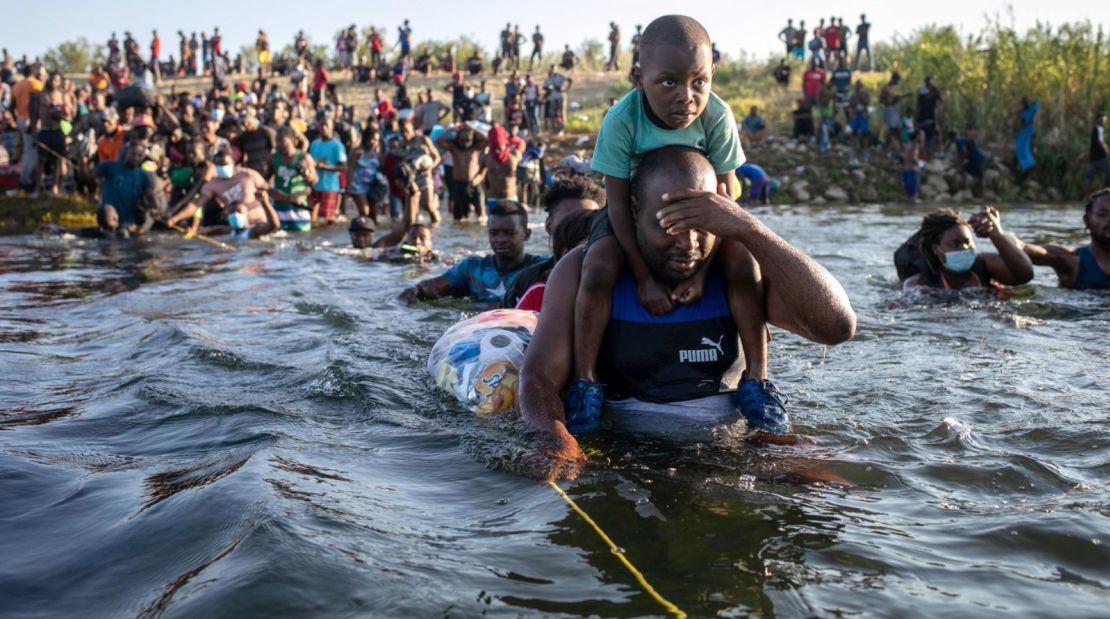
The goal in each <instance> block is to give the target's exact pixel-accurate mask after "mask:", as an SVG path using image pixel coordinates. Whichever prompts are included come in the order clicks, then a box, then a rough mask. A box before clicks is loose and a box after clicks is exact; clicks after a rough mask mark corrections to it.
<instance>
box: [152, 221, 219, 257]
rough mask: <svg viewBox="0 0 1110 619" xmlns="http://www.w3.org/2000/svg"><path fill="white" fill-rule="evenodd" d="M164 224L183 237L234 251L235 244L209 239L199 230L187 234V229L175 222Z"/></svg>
mask: <svg viewBox="0 0 1110 619" xmlns="http://www.w3.org/2000/svg"><path fill="white" fill-rule="evenodd" d="M166 225H167V226H169V227H170V228H173V229H174V230H177V231H178V232H180V233H181V234H184V235H185V238H187V239H196V240H198V241H204V242H205V243H208V244H209V245H213V246H215V247H219V248H220V249H226V250H227V251H235V246H234V245H228V244H227V243H224V242H223V241H217V240H216V239H210V238H208V237H206V236H204V235H203V234H201V233H199V232H194V233H193V234H189V231H188V230H186V229H185V228H182V227H181V226H179V225H177V224H171V223H168V222H167V223H166Z"/></svg>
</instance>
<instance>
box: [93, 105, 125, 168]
mask: <svg viewBox="0 0 1110 619" xmlns="http://www.w3.org/2000/svg"><path fill="white" fill-rule="evenodd" d="M123 134H124V131H123V127H121V126H120V124H119V112H117V111H116V109H115V108H111V107H110V108H108V109H106V110H104V135H103V136H101V138H100V139H99V140H97V141H96V161H97V163H103V162H105V161H116V160H117V159H119V153H120V150H121V149H123Z"/></svg>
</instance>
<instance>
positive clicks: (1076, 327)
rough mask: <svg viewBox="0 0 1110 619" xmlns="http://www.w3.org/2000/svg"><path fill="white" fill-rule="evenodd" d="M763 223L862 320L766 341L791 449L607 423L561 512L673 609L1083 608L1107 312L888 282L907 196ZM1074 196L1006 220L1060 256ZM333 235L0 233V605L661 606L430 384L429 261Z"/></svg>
mask: <svg viewBox="0 0 1110 619" xmlns="http://www.w3.org/2000/svg"><path fill="white" fill-rule="evenodd" d="M757 212H758V213H759V214H760V216H761V217H762V218H763V219H764V221H766V222H767V223H768V224H769V225H770V226H771V227H772V228H773V229H775V230H776V231H778V232H779V233H780V234H781V235H783V236H784V237H785V238H786V239H788V240H789V241H791V242H792V243H794V244H795V245H796V246H798V247H799V248H801V249H802V250H803V251H806V252H807V253H809V254H810V255H812V256H814V257H815V258H816V259H818V260H819V261H820V262H821V263H823V264H824V265H826V266H827V267H828V268H829V269H830V270H831V271H832V272H833V273H834V274H835V275H836V276H837V277H838V278H839V279H840V280H841V281H842V282H843V284H844V285H845V287H846V288H847V290H848V293H849V295H850V297H851V299H852V302H853V304H854V307H855V308H856V311H857V313H858V315H859V334H858V336H857V337H856V338H855V340H853V341H852V342H849V343H847V344H844V345H841V346H838V347H833V348H827V349H826V348H825V347H822V346H818V345H815V344H812V343H809V342H806V341H802V340H801V339H799V338H797V337H795V336H792V335H790V334H786V333H783V332H780V331H774V336H775V339H774V341H773V342H772V344H771V362H770V367H771V374H772V377H773V379H774V380H775V381H776V382H777V384H778V386H779V388H780V389H781V390H782V391H784V392H785V393H786V394H787V396H788V398H789V405H788V407H789V409H790V411H791V412H792V415H793V418H794V422H795V430H796V431H798V432H799V433H801V434H804V435H808V436H809V437H812V439H813V443H812V444H811V445H809V446H808V447H805V448H803V447H797V446H795V447H783V446H774V447H758V446H752V445H748V444H746V443H743V442H741V441H736V440H720V441H716V442H708V443H701V444H681V443H678V444H675V443H673V442H667V441H663V440H661V439H657V438H646V437H637V436H621V435H612V434H610V435H605V434H601V435H598V436H593V437H590V438H588V439H586V440H585V441H584V446H585V447H587V448H588V449H590V450H591V451H593V452H594V453H596V454H597V455H596V456H595V457H594V460H593V464H592V466H591V468H590V469H589V470H588V471H587V473H586V474H585V475H584V476H583V477H582V478H581V479H580V480H578V481H576V482H574V483H570V484H564V487H566V488H567V491H568V493H569V494H570V496H571V497H573V498H575V499H576V500H577V501H578V502H579V503H580V504H581V506H582V507H583V508H584V509H585V510H586V511H587V512H589V513H590V514H591V515H592V516H593V517H594V518H595V519H596V521H597V522H598V524H599V525H600V526H601V527H603V528H604V529H605V530H606V531H607V532H608V533H609V535H610V536H612V537H613V538H614V541H615V542H616V543H617V544H618V545H620V546H621V547H622V548H623V549H624V550H625V552H626V554H627V557H628V558H629V559H630V560H631V561H632V562H633V563H635V564H636V565H637V567H639V568H640V569H641V570H642V571H643V573H644V575H645V576H646V578H647V580H648V581H650V582H651V583H652V584H653V585H654V586H655V587H656V588H657V589H658V590H659V592H660V593H661V594H662V595H664V596H665V597H667V598H669V599H670V600H671V601H673V602H674V603H676V604H677V605H678V606H679V607H681V608H683V609H684V610H685V611H687V612H688V613H690V614H691V615H692V616H722V617H745V616H772V615H774V616H783V617H799V616H819V617H839V616H866V617H894V616H938V615H941V614H944V615H945V616H950V617H984V616H1012V615H1014V614H1015V613H1016V614H1017V615H1018V616H1069V617H1084V616H1086V617H1096V616H1103V617H1104V616H1106V609H1107V605H1108V604H1110V550H1108V546H1110V520H1108V517H1110V488H1108V486H1107V478H1108V476H1110V449H1108V445H1110V423H1108V416H1107V411H1108V408H1110V407H1108V406H1107V397H1106V394H1107V385H1108V384H1110V363H1108V360H1110V356H1108V354H1107V343H1108V336H1110V326H1108V319H1110V296H1107V295H1106V294H1102V295H1098V294H1095V293H1083V292H1071V291H1062V290H1059V289H1057V288H1056V287H1055V277H1054V276H1053V275H1052V273H1051V272H1050V271H1047V270H1043V269H1038V273H1037V278H1036V279H1035V280H1034V282H1033V284H1032V285H1031V286H1025V287H1022V288H1020V289H1018V290H1017V291H1015V293H1014V294H1013V295H1012V296H1011V298H1009V299H1005V300H1003V299H998V298H995V297H993V296H985V295H980V294H968V295H964V296H950V297H945V296H930V295H921V296H905V295H903V294H902V293H901V292H900V291H899V289H898V287H897V282H896V279H895V274H894V269H893V266H892V263H891V254H892V252H893V251H894V249H895V248H896V247H897V245H898V244H899V243H900V242H901V241H902V240H903V239H904V238H905V237H906V236H908V234H909V233H910V232H911V231H912V229H913V228H914V227H915V226H916V225H917V223H918V221H919V220H920V214H921V210H920V209H919V210H918V211H917V212H908V211H907V210H906V209H904V208H901V207H844V208H821V209H808V208H790V207H774V208H766V209H763V210H760V211H757ZM1081 214H1082V213H1081V210H1080V209H1078V208H1067V209H1063V208H1057V209H1049V208H1009V209H1005V210H1004V211H1003V220H1002V221H1003V225H1004V226H1006V227H1007V228H1008V229H1010V230H1013V231H1015V232H1017V233H1019V234H1021V235H1022V236H1023V237H1025V238H1027V239H1037V240H1042V241H1045V240H1052V241H1058V242H1065V243H1072V244H1074V243H1078V242H1082V241H1083V231H1082V222H1081ZM545 242H546V239H545V237H544V235H543V232H542V228H540V229H538V230H537V233H536V234H535V235H534V238H533V240H532V241H531V246H533V248H534V249H535V250H542V249H543V246H544V243H545ZM345 244H346V233H345V231H342V230H331V231H317V232H314V233H312V234H311V235H309V236H307V237H301V238H290V237H287V238H280V239H274V240H273V241H270V242H259V241H252V242H246V243H243V244H241V245H240V246H239V250H238V251H236V252H234V253H229V252H224V251H221V250H219V249H216V248H212V247H209V246H207V245H204V244H202V243H199V242H196V241H184V240H181V239H177V238H163V239H155V240H143V241H141V242H136V243H134V244H121V243H112V242H101V241H91V240H74V239H68V240H67V239H57V238H45V237H37V236H25V237H8V238H4V239H0V367H2V368H3V370H2V373H0V557H2V560H0V614H2V615H3V616H5V617H59V616H80V617H158V616H165V617H272V616H294V617H303V616H321V617H351V616H373V617H389V616H415V617H433V616H434V617H441V616H450V617H470V616H476V615H479V614H489V615H493V616H514V617H515V616H541V615H542V616H580V615H598V616H614V617H626V616H650V615H660V614H662V613H663V610H662V608H661V607H660V606H658V605H657V604H656V602H655V601H653V600H652V599H651V598H650V597H649V596H647V595H646V594H644V593H643V591H642V590H641V589H640V588H639V586H637V585H636V583H635V581H634V580H633V579H632V577H631V576H630V574H629V573H628V572H626V571H625V570H624V568H623V567H622V566H621V565H620V564H619V563H618V562H617V561H616V557H614V556H613V555H612V554H611V553H610V551H609V550H608V548H607V547H606V546H605V545H604V544H603V543H602V542H601V541H600V540H599V539H598V537H597V536H596V534H595V533H594V532H593V530H591V529H590V528H589V527H588V525H586V524H585V523H584V522H583V521H582V519H580V518H579V517H578V516H577V515H576V514H575V513H574V512H572V511H570V509H569V508H568V506H567V505H566V504H565V503H564V502H563V501H562V500H561V499H560V498H559V496H557V495H556V494H555V493H554V492H553V490H552V489H551V488H549V487H547V486H545V485H543V484H541V483H537V482H535V481H533V480H531V479H529V478H527V477H525V476H522V475H520V474H519V473H518V472H516V471H517V470H519V468H520V467H519V463H520V462H521V461H522V460H523V459H524V458H525V455H526V443H525V442H524V439H523V438H521V436H520V434H521V433H520V428H519V426H518V425H517V423H516V422H514V421H512V420H508V419H501V420H484V419H474V418H472V417H470V416H468V415H467V414H465V413H463V412H461V409H460V407H459V406H458V405H457V404H455V403H454V402H453V401H452V400H450V399H449V398H448V397H447V396H445V395H443V394H441V393H439V392H438V391H436V390H435V388H434V386H433V384H432V381H431V379H430V377H429V376H428V375H427V373H426V370H425V361H426V356H427V354H428V351H429V350H430V348H431V345H432V343H433V342H434V341H435V339H436V337H437V336H438V335H439V334H440V333H442V331H443V330H444V329H446V327H447V326H448V325H450V324H451V323H452V322H454V321H455V320H457V319H458V318H459V317H460V315H461V314H462V313H463V312H465V311H467V310H468V307H467V305H466V304H463V303H458V302H454V303H446V304H442V305H436V306H432V305H417V306H415V307H413V308H411V309H404V310H402V309H398V308H396V307H394V306H392V305H391V304H390V303H389V302H390V300H391V299H392V298H393V297H394V296H395V295H396V294H397V293H398V292H399V291H400V290H401V289H402V288H403V287H404V286H406V285H408V284H409V283H410V282H412V281H413V280H415V279H417V278H420V277H424V276H426V275H427V274H428V271H425V270H422V269H420V268H417V267H412V266H407V267H406V266H398V265H389V264H379V263H370V262H367V261H365V260H362V259H360V258H359V256H358V255H357V254H356V253H355V252H353V251H350V250H347V249H344V245H345ZM437 244H438V248H439V249H441V250H444V251H446V252H447V253H448V254H457V253H460V252H463V251H467V250H471V251H474V250H477V251H481V250H482V249H483V247H484V245H485V243H484V240H483V236H482V230H481V229H479V228H478V227H476V226H455V225H450V224H448V225H445V226H444V227H443V228H442V229H441V230H440V231H439V233H438V236H437ZM430 272H432V273H434V272H435V268H433V269H432V270H431V271H430ZM801 469H815V470H819V471H824V472H826V473H832V474H835V475H838V476H840V477H842V478H843V479H844V480H846V481H847V482H848V483H849V484H850V485H847V486H846V485H844V484H820V483H816V484H815V483H798V481H797V479H796V478H795V477H796V476H795V475H793V473H792V471H797V470H801Z"/></svg>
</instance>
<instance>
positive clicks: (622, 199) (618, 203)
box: [605, 175, 651, 284]
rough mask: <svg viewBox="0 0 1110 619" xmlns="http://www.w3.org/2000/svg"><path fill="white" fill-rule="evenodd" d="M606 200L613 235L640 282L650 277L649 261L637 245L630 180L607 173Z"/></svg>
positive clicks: (637, 281)
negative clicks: (646, 260)
mask: <svg viewBox="0 0 1110 619" xmlns="http://www.w3.org/2000/svg"><path fill="white" fill-rule="evenodd" d="M605 200H606V202H608V203H609V222H610V223H611V224H613V235H614V236H616V237H617V242H618V243H620V244H621V249H622V250H623V251H624V255H625V257H626V258H627V259H628V267H629V268H630V269H632V276H633V277H635V278H636V283H637V284H640V283H643V281H644V280H645V279H647V278H649V277H651V272H650V271H648V268H647V263H645V262H644V257H643V256H641V255H640V248H639V247H638V246H637V245H636V226H635V224H634V223H633V222H632V191H631V184H630V183H629V182H628V180H626V179H623V178H617V177H615V176H609V175H605Z"/></svg>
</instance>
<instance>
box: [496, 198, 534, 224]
mask: <svg viewBox="0 0 1110 619" xmlns="http://www.w3.org/2000/svg"><path fill="white" fill-rule="evenodd" d="M489 216H490V217H516V218H518V219H520V226H521V228H523V229H525V230H527V229H528V210H527V209H525V208H524V207H523V206H521V205H520V203H519V202H517V201H515V200H498V201H497V202H495V203H494V204H493V206H491V207H489Z"/></svg>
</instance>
